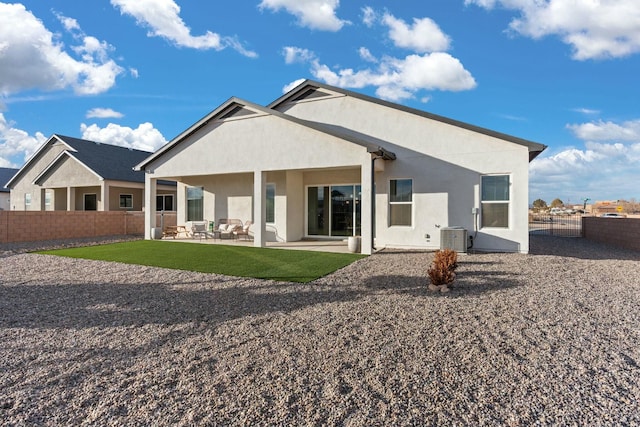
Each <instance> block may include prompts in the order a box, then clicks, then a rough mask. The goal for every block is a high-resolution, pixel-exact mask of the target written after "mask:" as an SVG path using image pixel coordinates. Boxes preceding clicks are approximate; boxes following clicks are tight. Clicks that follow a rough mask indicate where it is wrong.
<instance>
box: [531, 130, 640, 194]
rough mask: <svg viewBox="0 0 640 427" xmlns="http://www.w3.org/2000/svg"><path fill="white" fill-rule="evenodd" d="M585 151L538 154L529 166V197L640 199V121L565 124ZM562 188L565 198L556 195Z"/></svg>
mask: <svg viewBox="0 0 640 427" xmlns="http://www.w3.org/2000/svg"><path fill="white" fill-rule="evenodd" d="M567 128H568V129H570V130H571V131H572V132H573V133H574V134H575V135H576V137H578V138H579V139H580V140H582V141H583V142H584V148H576V147H567V148H564V149H560V150H558V151H557V152H555V153H553V154H549V155H544V154H543V155H541V156H540V158H537V159H535V160H534V161H533V162H532V163H531V165H530V168H529V170H530V196H531V198H532V199H537V198H542V199H545V200H547V199H548V200H547V201H549V200H553V199H554V198H556V197H560V198H561V199H562V198H563V197H564V198H567V197H571V199H572V200H574V201H577V200H579V199H580V198H581V197H589V198H591V199H593V200H606V199H611V198H613V199H616V198H627V199H629V198H632V197H635V198H640V187H638V185H637V183H638V180H640V171H639V170H638V164H640V119H639V120H633V121H628V122H624V123H621V124H617V123H613V122H603V121H597V122H591V123H582V124H571V125H567ZM558 189H562V191H563V192H564V193H566V195H563V194H558V191H559V190H558Z"/></svg>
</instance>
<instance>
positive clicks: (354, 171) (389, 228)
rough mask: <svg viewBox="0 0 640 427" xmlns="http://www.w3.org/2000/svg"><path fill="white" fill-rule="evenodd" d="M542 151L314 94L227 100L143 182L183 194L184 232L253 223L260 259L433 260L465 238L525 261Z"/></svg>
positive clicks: (327, 93)
mask: <svg viewBox="0 0 640 427" xmlns="http://www.w3.org/2000/svg"><path fill="white" fill-rule="evenodd" d="M545 148H546V147H545V146H544V145H542V144H538V143H534V142H530V141H526V140H523V139H520V138H516V137H513V136H509V135H505V134H502V133H498V132H494V131H491V130H487V129H483V128H479V127H476V126H472V125H469V124H466V123H461V122H458V121H455V120H451V119H447V118H444V117H440V116H436V115H433V114H429V113H426V112H424V111H420V110H415V109H412V108H407V107H404V106H401V105H398V104H393V103H390V102H386V101H382V100H380V99H376V98H372V97H369V96H365V95H362V94H358V93H355V92H351V91H347V90H344V89H340V88H337V87H332V86H329V85H325V84H322V83H318V82H314V81H305V82H303V83H302V84H301V85H299V86H298V87H296V88H295V89H293V90H292V91H290V92H288V93H287V94H285V95H284V96H282V97H281V98H279V99H277V100H276V101H274V102H273V103H272V104H271V105H269V106H268V107H262V106H259V105H256V104H254V103H251V102H247V101H243V100H241V99H237V98H231V99H230V100H228V101H227V102H225V103H224V104H222V105H221V106H220V107H218V108H217V109H215V110H214V111H212V112H211V113H210V114H208V115H207V116H206V117H204V118H202V119H201V120H200V121H198V122H197V123H195V124H194V125H193V126H191V127H190V128H189V129H187V130H185V131H184V132H183V133H182V134H180V135H179V136H178V137H176V138H175V139H174V140H172V141H171V142H169V143H168V144H166V145H165V146H164V147H162V148H161V149H159V150H158V151H157V152H155V153H154V154H152V155H151V156H149V157H148V158H147V159H145V160H144V161H143V162H141V163H140V164H138V165H137V166H136V169H137V170H144V171H145V172H146V174H145V176H146V179H147V182H146V188H147V199H148V200H152V199H153V197H154V194H155V193H156V191H157V182H158V180H161V179H162V180H165V179H166V180H175V181H177V182H178V188H177V199H178V203H177V206H178V209H177V215H178V218H177V220H178V223H179V224H180V223H184V222H186V221H190V220H201V219H208V220H217V219H219V218H239V219H242V220H243V221H245V220H252V221H253V222H254V224H255V225H254V226H253V228H252V230H253V232H254V242H255V245H256V246H264V245H265V242H266V241H267V240H271V239H274V238H277V239H279V240H283V241H296V240H301V239H305V238H314V239H320V238H322V239H345V238H346V237H347V236H355V235H357V236H361V239H362V245H361V247H362V252H363V253H371V252H372V247H373V244H374V243H375V247H376V248H383V247H397V248H421V249H437V248H439V247H440V231H441V229H442V228H444V227H451V226H461V227H464V228H465V229H467V230H468V232H469V234H470V235H471V236H473V237H474V247H475V248H476V249H479V250H490V251H513V252H522V253H526V252H528V250H529V234H528V217H527V212H528V184H529V162H530V161H531V160H532V159H533V158H535V157H536V156H537V155H538V154H540V153H541V152H542V151H543V150H544V149H545ZM145 219H146V237H147V238H149V237H150V236H151V228H152V227H155V215H153V212H151V211H148V212H146V218H145ZM268 231H269V232H268Z"/></svg>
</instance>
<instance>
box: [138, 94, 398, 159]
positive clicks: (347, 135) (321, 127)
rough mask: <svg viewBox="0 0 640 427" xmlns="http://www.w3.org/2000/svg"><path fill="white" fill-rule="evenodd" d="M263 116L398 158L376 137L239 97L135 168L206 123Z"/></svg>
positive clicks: (388, 157) (161, 154) (171, 146)
mask: <svg viewBox="0 0 640 427" xmlns="http://www.w3.org/2000/svg"><path fill="white" fill-rule="evenodd" d="M264 116H274V117H277V118H279V119H282V120H286V121H288V122H291V123H295V124H297V125H300V126H304V127H306V128H309V129H312V130H314V131H317V132H321V133H324V134H327V135H330V136H333V137H336V138H340V139H343V140H345V141H349V142H352V143H354V144H357V145H360V146H362V147H364V148H366V149H367V151H369V152H375V153H379V154H380V155H383V156H384V157H385V158H386V159H388V160H392V159H394V158H395V155H394V154H393V153H391V152H389V151H387V150H386V149H385V148H384V147H383V146H382V145H380V144H381V143H382V144H383V145H384V142H385V141H381V140H379V139H377V138H373V137H371V136H368V135H365V134H362V133H359V132H356V131H353V130H351V129H345V128H341V127H339V126H335V125H329V124H325V123H317V122H311V121H308V120H303V119H300V118H297V117H294V116H290V115H288V114H285V113H282V112H280V111H277V110H272V109H269V108H266V107H263V106H261V105H258V104H255V103H253V102H250V101H245V100H243V99H240V98H236V97H232V98H230V99H228V100H227V101H226V102H224V103H223V104H222V105H220V106H219V107H218V108H216V109H215V110H213V111H212V112H210V113H209V114H207V115H206V116H204V117H203V118H202V119H200V120H198V121H197V122H196V123H194V124H193V125H191V126H190V127H189V128H188V129H187V130H185V131H184V132H182V133H181V134H180V135H178V136H177V137H175V138H174V139H172V140H171V141H169V142H168V143H167V144H165V145H164V146H163V147H162V148H160V149H159V150H158V151H156V152H155V153H153V154H151V155H150V156H149V157H147V158H146V159H144V161H142V162H140V163H138V164H137V165H136V166H135V168H134V169H135V170H143V169H144V168H145V167H146V166H147V165H149V164H150V163H151V162H153V161H155V160H157V159H159V158H161V157H162V156H164V155H165V154H166V153H168V152H169V151H171V150H172V149H173V148H174V147H176V146H177V145H179V144H180V143H181V142H182V141H184V140H185V139H187V138H188V137H189V136H191V135H193V134H194V133H195V132H197V131H198V130H200V129H201V128H203V127H204V126H206V125H207V124H209V123H211V122H214V121H220V122H221V123H222V122H223V121H225V120H229V119H233V120H242V119H249V118H252V117H264Z"/></svg>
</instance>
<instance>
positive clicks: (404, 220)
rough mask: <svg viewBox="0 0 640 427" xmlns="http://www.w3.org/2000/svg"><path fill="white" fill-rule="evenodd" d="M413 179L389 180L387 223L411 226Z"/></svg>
mask: <svg viewBox="0 0 640 427" xmlns="http://www.w3.org/2000/svg"><path fill="white" fill-rule="evenodd" d="M412 212H413V180H412V179H392V180H390V181H389V225H390V226H394V225H402V226H411V225H412V217H413V214H412Z"/></svg>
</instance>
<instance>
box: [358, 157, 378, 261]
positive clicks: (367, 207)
mask: <svg viewBox="0 0 640 427" xmlns="http://www.w3.org/2000/svg"><path fill="white" fill-rule="evenodd" d="M373 173H374V172H373V162H372V161H371V158H370V157H369V156H367V158H366V160H365V161H363V162H362V166H361V167H360V191H361V193H360V213H361V215H360V227H361V230H362V231H361V232H360V233H361V239H362V240H361V242H360V253H363V254H366V255H370V254H371V253H372V252H373V227H375V221H374V219H373V218H372V217H373V214H372V212H373V197H374V196H373V178H374V177H373Z"/></svg>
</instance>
